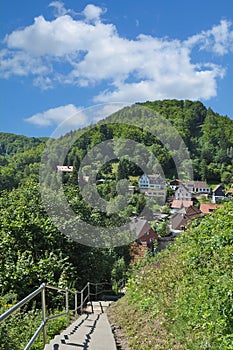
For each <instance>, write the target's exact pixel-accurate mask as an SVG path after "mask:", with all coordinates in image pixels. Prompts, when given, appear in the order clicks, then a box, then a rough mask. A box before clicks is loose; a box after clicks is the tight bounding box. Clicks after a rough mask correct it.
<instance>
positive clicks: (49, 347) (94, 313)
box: [44, 301, 117, 350]
mask: <svg viewBox="0 0 233 350" xmlns="http://www.w3.org/2000/svg"><path fill="white" fill-rule="evenodd" d="M110 304H111V302H109V301H95V302H90V303H88V305H87V308H86V310H85V313H84V314H82V315H81V316H80V317H79V318H78V319H77V320H76V321H75V322H73V323H72V324H71V325H70V326H69V327H68V328H67V329H66V330H64V331H63V332H62V333H61V334H60V335H57V336H56V337H55V338H54V339H53V340H51V341H50V343H49V344H46V346H45V347H44V350H75V349H77V350H117V347H116V343H115V339H114V336H113V333H112V330H111V327H110V324H109V321H108V318H107V315H106V313H105V310H106V309H107V308H108V307H109V306H110Z"/></svg>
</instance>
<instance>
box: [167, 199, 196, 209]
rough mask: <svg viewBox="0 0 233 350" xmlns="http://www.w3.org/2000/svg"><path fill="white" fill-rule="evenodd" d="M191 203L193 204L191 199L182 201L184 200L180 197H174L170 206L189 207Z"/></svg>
mask: <svg viewBox="0 0 233 350" xmlns="http://www.w3.org/2000/svg"><path fill="white" fill-rule="evenodd" d="M191 205H193V201H184V200H180V199H174V200H173V202H172V205H171V208H177V209H181V208H182V207H185V208H187V207H190V206H191Z"/></svg>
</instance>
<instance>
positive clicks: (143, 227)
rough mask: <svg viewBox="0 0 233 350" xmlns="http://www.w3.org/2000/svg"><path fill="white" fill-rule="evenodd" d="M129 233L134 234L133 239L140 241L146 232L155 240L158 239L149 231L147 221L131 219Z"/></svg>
mask: <svg viewBox="0 0 233 350" xmlns="http://www.w3.org/2000/svg"><path fill="white" fill-rule="evenodd" d="M130 231H132V232H135V239H140V238H141V237H143V236H144V235H145V233H147V232H148V233H150V235H153V236H154V237H155V238H156V239H157V238H158V236H157V235H156V234H155V233H154V231H153V230H152V229H151V227H150V225H149V223H148V221H147V220H141V219H138V218H135V219H133V220H132V221H131V222H130Z"/></svg>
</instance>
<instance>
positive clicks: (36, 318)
mask: <svg viewBox="0 0 233 350" xmlns="http://www.w3.org/2000/svg"><path fill="white" fill-rule="evenodd" d="M9 298H10V299H11V298H12V295H9V294H8V295H5V297H1V298H0V314H2V313H3V312H4V311H6V309H7V308H9V306H12V305H11V304H9ZM13 304H14V303H13ZM64 312H65V310H53V311H52V312H51V311H50V312H48V314H47V316H54V315H58V314H61V313H64ZM41 320H42V313H41V310H40V309H36V305H34V306H33V308H32V309H31V310H30V311H25V310H20V311H17V312H16V313H14V314H13V315H12V316H11V317H10V318H8V319H6V320H5V321H3V322H2V323H1V324H0V339H1V349H2V350H9V349H14V350H23V349H24V348H25V346H26V345H27V343H28V342H29V340H30V339H31V338H32V336H33V335H34V333H35V331H36V330H37V328H38V327H39V325H40V324H41ZM65 327H66V317H64V316H62V317H59V318H57V319H54V320H52V321H49V322H48V323H47V325H46V334H47V342H49V341H50V340H51V339H53V338H54V336H55V335H57V334H59V333H60V331H61V330H63V329H64V328H65ZM31 349H32V350H41V349H43V338H42V332H41V333H40V335H39V337H38V338H37V339H36V341H35V343H34V344H33V346H32V348H31Z"/></svg>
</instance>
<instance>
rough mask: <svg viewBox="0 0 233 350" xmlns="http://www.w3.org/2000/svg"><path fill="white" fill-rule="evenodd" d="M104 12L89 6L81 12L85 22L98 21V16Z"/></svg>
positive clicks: (96, 7)
mask: <svg viewBox="0 0 233 350" xmlns="http://www.w3.org/2000/svg"><path fill="white" fill-rule="evenodd" d="M104 12H105V10H103V9H102V8H100V7H98V6H95V5H92V4H89V5H87V6H86V7H85V9H84V10H83V14H84V16H85V18H86V20H87V21H90V22H91V21H94V22H96V21H99V19H100V16H101V15H102V14H103V13H104Z"/></svg>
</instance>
